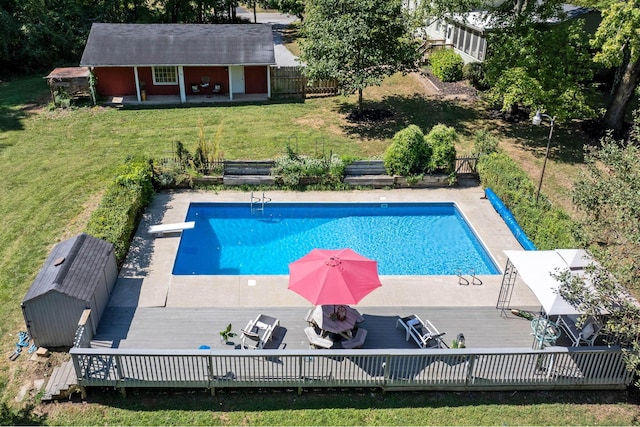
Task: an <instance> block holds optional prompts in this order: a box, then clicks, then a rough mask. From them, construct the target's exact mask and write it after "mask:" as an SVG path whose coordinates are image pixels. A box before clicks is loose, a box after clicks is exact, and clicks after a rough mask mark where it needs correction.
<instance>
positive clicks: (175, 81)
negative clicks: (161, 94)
mask: <svg viewBox="0 0 640 427" xmlns="http://www.w3.org/2000/svg"><path fill="white" fill-rule="evenodd" d="M160 67H163V68H173V71H174V73H175V76H176V79H175V80H174V81H172V82H159V81H157V80H156V68H160ZM177 68H178V67H177V66H176V65H152V66H151V75H152V76H153V85H154V86H178V85H179V83H178V81H179V77H178V69H177Z"/></svg>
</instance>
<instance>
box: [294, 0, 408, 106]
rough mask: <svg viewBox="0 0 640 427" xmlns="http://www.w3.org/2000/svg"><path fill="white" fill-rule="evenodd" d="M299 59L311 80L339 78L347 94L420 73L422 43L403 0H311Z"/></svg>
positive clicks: (359, 99)
mask: <svg viewBox="0 0 640 427" xmlns="http://www.w3.org/2000/svg"><path fill="white" fill-rule="evenodd" d="M305 18H306V19H305V22H304V25H303V35H304V37H305V38H304V39H303V40H302V42H301V47H302V54H301V58H302V60H303V61H304V62H306V64H307V66H306V67H305V71H304V72H305V74H306V75H307V77H308V78H309V79H310V80H323V79H336V80H338V83H339V85H340V87H341V89H342V92H343V94H345V95H349V94H353V93H356V92H357V93H358V110H359V111H360V112H362V91H363V89H365V88H366V87H369V86H374V85H380V83H382V80H383V78H384V77H386V76H390V75H392V74H394V73H396V72H403V73H406V72H409V71H414V70H416V69H417V63H418V59H419V58H420V55H419V51H418V47H419V44H418V40H416V39H415V38H414V37H413V35H412V32H411V28H410V26H409V24H408V20H407V19H405V15H404V11H403V8H402V1H401V0H310V1H309V3H308V4H307V11H306V17H305Z"/></svg>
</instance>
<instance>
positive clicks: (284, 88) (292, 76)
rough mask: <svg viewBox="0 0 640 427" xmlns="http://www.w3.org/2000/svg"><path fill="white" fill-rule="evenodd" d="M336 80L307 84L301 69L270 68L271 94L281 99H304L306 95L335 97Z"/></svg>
mask: <svg viewBox="0 0 640 427" xmlns="http://www.w3.org/2000/svg"><path fill="white" fill-rule="evenodd" d="M338 92H339V90H338V82H337V81H336V80H316V81H313V82H309V81H308V80H307V78H306V77H305V76H304V75H303V74H302V67H271V93H272V94H273V95H274V96H282V97H302V98H304V97H306V95H307V94H317V95H336V94H338Z"/></svg>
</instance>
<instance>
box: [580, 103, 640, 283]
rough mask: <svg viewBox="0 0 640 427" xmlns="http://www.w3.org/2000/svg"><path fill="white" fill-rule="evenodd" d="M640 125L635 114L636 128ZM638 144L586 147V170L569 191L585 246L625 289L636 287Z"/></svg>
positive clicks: (639, 268)
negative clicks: (580, 214)
mask: <svg viewBox="0 0 640 427" xmlns="http://www.w3.org/2000/svg"><path fill="white" fill-rule="evenodd" d="M639 125H640V118H639V117H638V113H637V112H636V115H635V127H634V129H637V128H638V126H639ZM638 143H640V138H639V137H638V134H637V133H635V132H633V135H632V137H631V139H630V140H629V141H628V142H627V143H626V144H623V143H621V142H619V141H616V140H614V139H613V138H612V136H611V134H608V135H607V136H605V137H604V138H603V139H602V141H601V145H602V147H600V148H596V147H589V146H588V147H586V156H585V161H586V164H587V169H586V171H585V172H584V174H583V175H582V176H581V177H580V179H579V180H578V181H577V182H576V183H575V184H574V187H573V194H572V198H573V203H574V205H575V206H576V207H577V208H578V209H579V210H580V212H582V213H583V214H584V219H583V221H581V229H582V232H583V234H584V240H585V243H586V244H587V245H588V246H589V247H591V248H592V251H593V252H594V255H597V256H598V259H599V260H601V262H603V263H604V264H605V265H606V266H607V267H608V268H609V269H610V270H611V272H612V273H613V274H614V275H615V276H616V277H617V278H618V280H620V281H621V282H622V283H623V284H624V285H626V286H627V287H628V288H638V284H639V283H640V166H639V165H640V148H638Z"/></svg>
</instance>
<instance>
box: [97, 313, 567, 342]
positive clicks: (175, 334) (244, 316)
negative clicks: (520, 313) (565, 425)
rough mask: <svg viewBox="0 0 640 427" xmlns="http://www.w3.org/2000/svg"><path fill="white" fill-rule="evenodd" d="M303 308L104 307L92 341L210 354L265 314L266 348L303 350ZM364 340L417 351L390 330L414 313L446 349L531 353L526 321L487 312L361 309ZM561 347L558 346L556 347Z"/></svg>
mask: <svg viewBox="0 0 640 427" xmlns="http://www.w3.org/2000/svg"><path fill="white" fill-rule="evenodd" d="M308 309H309V307H290V308H289V307H286V308H273V307H271V308H166V307H137V308H136V307H109V308H107V310H106V311H105V313H104V315H103V316H102V319H101V321H100V327H99V328H98V332H97V334H96V336H95V337H94V341H97V342H101V343H102V344H101V346H104V342H113V347H114V348H122V349H197V348H199V347H200V346H201V345H207V346H209V347H211V348H212V349H226V350H228V349H232V348H234V347H235V348H239V345H240V339H239V337H235V338H233V339H232V340H231V342H232V343H233V344H231V343H229V344H224V343H221V340H220V335H219V331H222V330H223V329H225V328H226V326H227V325H228V324H229V323H231V324H232V325H233V328H232V330H233V331H234V332H236V333H237V332H239V331H240V329H241V328H243V327H245V325H246V324H247V322H248V321H249V319H254V318H255V317H256V316H257V315H258V314H261V313H262V314H267V315H270V316H274V317H277V318H278V319H280V326H279V327H278V328H276V330H275V332H274V335H273V340H272V342H271V343H270V344H269V345H268V346H267V347H266V348H270V349H277V348H279V349H289V350H296V349H307V348H308V347H309V345H308V341H307V337H306V336H305V333H304V327H305V326H307V325H306V323H305V320H304V316H305V314H306V312H307V310H308ZM361 312H362V314H363V316H364V317H365V322H364V323H362V324H361V327H362V328H365V329H367V331H368V335H367V339H366V342H365V345H364V347H363V348H365V349H389V348H394V349H403V348H407V349H410V348H417V346H416V344H415V343H413V342H412V341H409V342H407V341H405V334H404V330H403V329H402V328H401V327H400V328H396V321H397V319H398V317H399V316H407V315H410V314H413V313H415V314H418V315H419V316H420V317H421V318H423V319H428V320H430V321H431V322H432V323H433V324H434V325H435V327H436V328H438V330H439V331H440V332H446V335H445V336H444V340H445V342H446V343H447V344H448V345H451V342H452V341H453V339H455V338H456V336H457V335H458V334H459V333H463V334H464V336H465V339H466V344H467V347H468V348H472V347H473V348H501V347H502V348H504V347H526V348H531V346H532V343H533V338H532V336H531V326H530V322H529V321H527V320H524V319H522V318H519V317H514V316H510V317H502V316H501V315H500V314H501V312H500V310H497V309H495V308H493V307H426V308H420V309H416V308H415V307H409V308H404V307H367V308H366V309H361ZM558 344H559V345H562V343H561V342H558Z"/></svg>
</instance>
